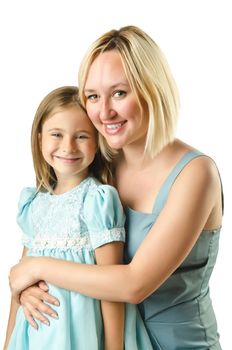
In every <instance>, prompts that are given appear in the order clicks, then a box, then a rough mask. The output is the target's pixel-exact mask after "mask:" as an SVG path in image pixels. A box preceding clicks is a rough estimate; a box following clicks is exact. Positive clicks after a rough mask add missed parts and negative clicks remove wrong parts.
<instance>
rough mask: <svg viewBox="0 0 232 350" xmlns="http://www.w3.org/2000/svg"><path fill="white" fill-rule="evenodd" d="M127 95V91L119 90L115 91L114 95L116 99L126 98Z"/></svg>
mask: <svg viewBox="0 0 232 350" xmlns="http://www.w3.org/2000/svg"><path fill="white" fill-rule="evenodd" d="M125 95H126V92H125V91H123V90H117V91H115V92H114V93H113V96H115V97H119V98H120V97H123V96H125Z"/></svg>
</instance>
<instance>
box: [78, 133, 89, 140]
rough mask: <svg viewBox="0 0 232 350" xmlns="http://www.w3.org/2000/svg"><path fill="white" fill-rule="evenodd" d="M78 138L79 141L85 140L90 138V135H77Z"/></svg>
mask: <svg viewBox="0 0 232 350" xmlns="http://www.w3.org/2000/svg"><path fill="white" fill-rule="evenodd" d="M76 138H77V139H79V140H84V139H87V138H88V135H85V134H81V135H77V137H76Z"/></svg>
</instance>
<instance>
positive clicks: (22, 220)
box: [17, 187, 36, 248]
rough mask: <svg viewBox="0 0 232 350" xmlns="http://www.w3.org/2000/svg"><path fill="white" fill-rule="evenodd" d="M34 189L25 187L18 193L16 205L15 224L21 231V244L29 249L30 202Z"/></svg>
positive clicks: (30, 226)
mask: <svg viewBox="0 0 232 350" xmlns="http://www.w3.org/2000/svg"><path fill="white" fill-rule="evenodd" d="M35 195H36V189H35V188H33V187H26V188H23V190H22V191H21V193H20V197H19V203H18V215H17V223H18V225H19V226H20V228H21V229H22V231H23V238H22V243H23V245H24V246H26V247H27V248H30V247H31V239H32V238H33V230H32V222H31V205H30V204H31V202H32V200H33V199H34V198H35Z"/></svg>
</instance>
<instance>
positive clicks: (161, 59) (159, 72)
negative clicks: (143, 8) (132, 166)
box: [79, 26, 179, 159]
mask: <svg viewBox="0 0 232 350" xmlns="http://www.w3.org/2000/svg"><path fill="white" fill-rule="evenodd" d="M110 50H116V51H118V53H119V55H120V57H121V60H122V64H123V67H124V69H125V73H126V76H127V79H128V82H129V85H130V87H131V89H132V91H133V92H134V93H135V95H136V97H137V100H138V104H139V106H140V109H141V111H142V112H144V113H148V115H149V123H148V130H147V137H146V144H145V153H146V154H148V155H150V156H151V157H154V156H155V155H156V154H158V153H159V152H160V151H161V150H162V149H163V147H165V146H166V145H167V144H169V143H170V142H172V141H173V139H174V137H175V130H176V124H177V119H178V113H179V95H178V90H177V87H176V84H175V81H174V79H173V76H172V74H171V71H170V68H169V65H168V63H167V61H166V58H165V56H164V55H163V53H162V51H161V50H160V48H159V47H158V45H157V44H156V43H155V42H154V41H153V40H152V39H151V38H150V37H149V36H148V35H147V34H146V33H145V32H144V31H142V30H141V29H140V28H137V27H135V26H126V27H122V28H120V29H119V30H111V31H109V32H107V33H105V34H103V35H102V36H101V37H100V38H99V39H97V40H96V41H95V42H94V43H93V44H92V45H91V46H90V48H89V49H88V51H87V53H86V55H85V56H84V58H83V60H82V62H81V65H80V70H79V95H80V100H81V103H82V104H83V106H85V105H86V97H85V94H84V89H85V83H86V79H87V76H88V72H89V68H90V66H91V64H92V62H93V61H94V60H95V58H96V57H97V56H99V55H100V54H102V53H104V52H106V51H110ZM144 105H145V107H144ZM142 106H143V107H142ZM100 147H101V149H102V152H103V154H104V155H105V156H106V157H108V159H110V157H111V155H112V153H114V152H112V151H113V150H111V149H110V148H109V146H108V145H107V144H106V141H105V140H104V138H103V137H100Z"/></svg>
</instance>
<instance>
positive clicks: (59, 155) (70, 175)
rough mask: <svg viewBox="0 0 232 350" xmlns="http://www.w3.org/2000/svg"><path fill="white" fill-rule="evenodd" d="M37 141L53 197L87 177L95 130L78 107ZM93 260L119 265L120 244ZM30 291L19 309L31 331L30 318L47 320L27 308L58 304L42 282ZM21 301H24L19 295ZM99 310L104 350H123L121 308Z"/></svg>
mask: <svg viewBox="0 0 232 350" xmlns="http://www.w3.org/2000/svg"><path fill="white" fill-rule="evenodd" d="M38 137H39V139H40V144H41V150H42V154H43V157H44V159H45V160H46V161H47V163H48V164H50V165H51V166H52V167H53V169H54V171H55V173H56V176H57V185H56V187H55V190H54V192H55V194H62V193H64V192H67V191H68V190H70V189H72V188H73V187H75V186H77V185H78V184H79V183H80V182H81V181H82V180H83V179H85V178H86V177H87V176H88V166H89V165H90V164H91V163H92V161H93V160H94V157H95V153H96V149H97V141H96V130H95V129H94V127H93V125H92V124H91V122H90V120H89V119H88V118H87V116H86V114H85V113H84V111H83V110H82V109H81V108H80V107H78V106H74V107H70V108H69V109H65V110H59V111H56V113H53V114H52V115H51V116H50V118H48V119H47V120H46V121H45V122H44V124H43V127H42V133H41V134H39V135H38ZM26 252H27V249H26V248H25V249H24V252H23V258H22V261H23V259H27V257H26ZM95 257H96V262H97V264H99V265H101V266H104V265H107V264H110V265H111V264H121V263H122V261H123V243H122V242H113V243H109V244H106V245H104V246H101V247H99V248H97V249H96V250H95ZM33 290H34V293H35V294H34V296H33V297H32V298H31V299H30V303H28V302H27V301H25V305H23V308H24V312H25V315H26V317H27V319H28V320H29V322H30V323H31V325H32V326H33V327H34V328H35V329H37V328H38V325H37V323H36V322H35V320H34V318H35V319H39V320H40V321H42V322H43V323H45V324H47V325H48V326H49V320H48V319H47V318H45V317H44V316H43V315H42V314H41V313H40V312H39V311H38V310H36V311H35V313H33V316H34V318H33V317H32V309H31V307H32V305H33V304H34V303H36V301H37V298H38V297H39V298H42V299H43V301H46V302H50V303H56V304H59V301H58V300H56V299H55V298H54V297H53V296H50V295H49V294H48V293H46V292H47V291H48V288H47V286H46V284H44V283H42V282H40V288H39V287H37V286H34V287H33ZM38 291H39V293H38ZM25 299H26V298H25ZM22 300H24V296H23V295H22V298H21V301H22ZM18 307H19V304H17V302H16V300H14V299H12V304H11V310H10V316H9V322H8V327H7V333H6V341H5V346H4V349H7V344H8V342H9V339H10V336H11V334H12V331H13V327H14V324H15V316H16V312H17V310H18ZM41 307H42V309H41V310H40V311H43V312H45V313H46V305H45V304H43V303H41ZM101 310H102V318H103V324H104V344H105V347H104V348H105V350H112V349H113V350H123V347H124V345H123V344H124V304H123V303H115V302H112V301H110V302H109V301H104V300H103V301H101ZM49 315H50V316H52V317H54V318H56V317H57V313H56V312H55V311H53V310H50V312H49ZM80 317H81V316H80Z"/></svg>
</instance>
